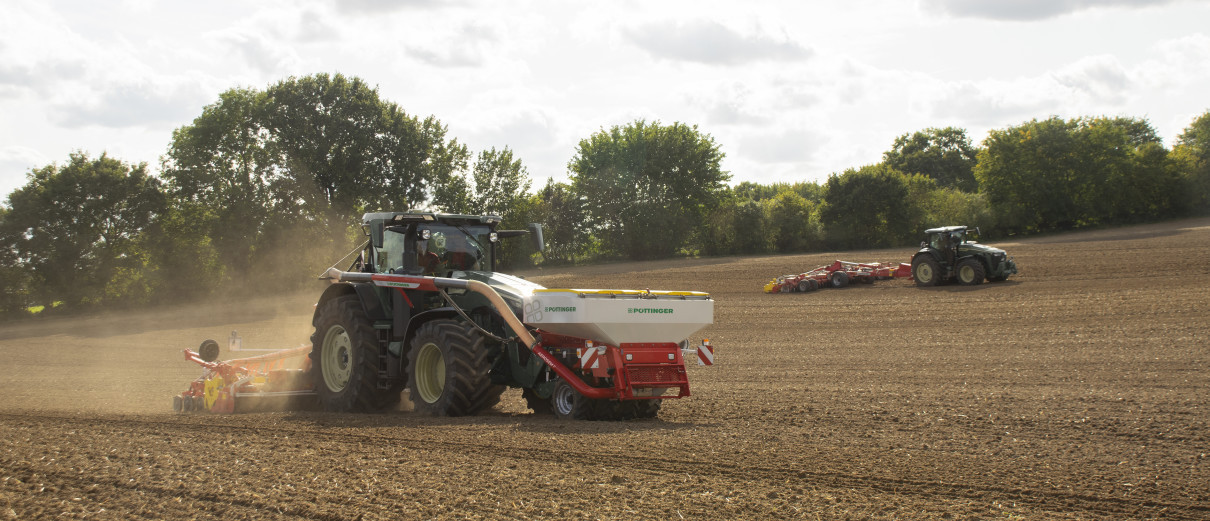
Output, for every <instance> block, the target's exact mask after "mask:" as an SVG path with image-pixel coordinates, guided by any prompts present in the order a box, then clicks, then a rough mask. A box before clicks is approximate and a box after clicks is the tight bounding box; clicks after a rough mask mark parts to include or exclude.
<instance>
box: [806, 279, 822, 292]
mask: <svg viewBox="0 0 1210 521" xmlns="http://www.w3.org/2000/svg"><path fill="white" fill-rule="evenodd" d="M808 282H810V283H811V291H815V290H817V289H819V281H818V280H815V279H810V280H809V281H808Z"/></svg>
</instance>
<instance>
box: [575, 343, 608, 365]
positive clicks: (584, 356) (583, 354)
mask: <svg viewBox="0 0 1210 521" xmlns="http://www.w3.org/2000/svg"><path fill="white" fill-rule="evenodd" d="M586 344H587V345H585V346H584V350H582V351H580V368H582V369H599V368H600V367H601V357H602V356H603V355H604V354H605V346H597V347H593V345H592V342H587V343H586Z"/></svg>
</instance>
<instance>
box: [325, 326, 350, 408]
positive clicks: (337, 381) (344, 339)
mask: <svg viewBox="0 0 1210 521" xmlns="http://www.w3.org/2000/svg"><path fill="white" fill-rule="evenodd" d="M322 363H323V376H324V384H325V385H327V386H328V389H331V390H332V392H340V391H343V390H344V388H345V386H347V385H349V376H350V375H351V374H352V373H353V340H352V339H350V338H349V332H348V331H345V328H343V327H340V326H332V327H331V329H328V333H327V334H326V335H324V344H323V358H322Z"/></svg>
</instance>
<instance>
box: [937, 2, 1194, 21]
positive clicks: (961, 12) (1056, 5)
mask: <svg viewBox="0 0 1210 521" xmlns="http://www.w3.org/2000/svg"><path fill="white" fill-rule="evenodd" d="M1176 1H1180V0H1013V1H1008V2H1006V1H1002V0H924V2H923V6H924V7H925V8H926V9H928V10H934V9H935V10H937V11H940V12H942V13H945V14H949V15H953V16H959V17H970V18H987V19H992V20H1009V21H1035V20H1044V19H1047V18H1054V17H1058V16H1064V15H1069V14H1073V13H1077V12H1080V11H1084V10H1088V9H1094V8H1106V7H1109V8H1112V7H1118V8H1140V7H1151V6H1161V5H1165V4H1169V3H1173V2H1176Z"/></svg>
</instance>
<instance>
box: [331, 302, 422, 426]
mask: <svg viewBox="0 0 1210 521" xmlns="http://www.w3.org/2000/svg"><path fill="white" fill-rule="evenodd" d="M311 345H312V348H311V354H310V357H311V375H312V381H313V382H314V384H315V391H316V393H317V394H318V397H319V403H320V404H321V405H322V406H323V408H324V410H327V411H334V412H373V411H379V410H382V409H383V408H386V407H388V406H391V405H394V404H396V403H399V400H400V399H401V398H402V397H401V396H400V391H401V389H400V388H399V387H398V386H395V387H394V388H392V389H379V388H378V372H379V370H383V369H385V368H383V367H379V366H380V365H381V360H380V358H379V346H378V335H377V333H375V331H374V327H373V323H372V321H371V320H370V318H369V317H368V316H366V312H365V309H363V308H362V306H361V301H360V300H359V299H358V298H357V296H356V295H344V296H341V297H336V298H333V299H331V300H329V301H327V302H324V304H323V306H321V307H320V308H319V310H318V311H317V312H316V317H315V333H314V334H312V335H311Z"/></svg>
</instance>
